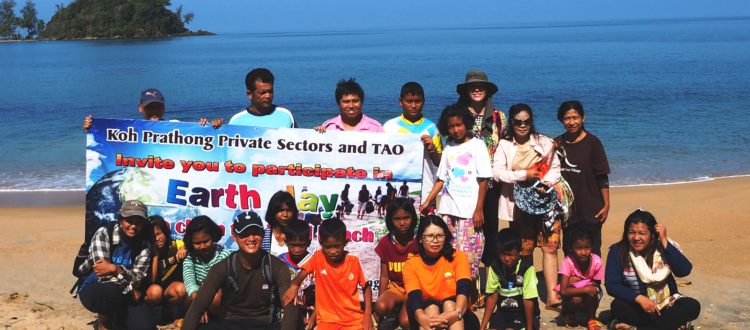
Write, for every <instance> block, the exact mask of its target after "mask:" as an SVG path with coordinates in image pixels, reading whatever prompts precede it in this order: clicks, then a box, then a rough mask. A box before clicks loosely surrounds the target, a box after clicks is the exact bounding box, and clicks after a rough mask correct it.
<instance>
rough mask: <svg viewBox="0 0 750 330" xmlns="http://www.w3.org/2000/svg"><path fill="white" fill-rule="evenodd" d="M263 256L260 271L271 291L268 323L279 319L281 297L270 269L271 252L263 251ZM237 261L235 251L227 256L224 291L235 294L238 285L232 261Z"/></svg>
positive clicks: (238, 289)
mask: <svg viewBox="0 0 750 330" xmlns="http://www.w3.org/2000/svg"><path fill="white" fill-rule="evenodd" d="M263 252H264V254H263V257H261V261H260V263H261V266H260V269H261V272H262V273H263V279H264V280H265V282H266V284H268V289H269V292H270V293H271V298H270V299H269V300H270V301H269V302H270V307H269V322H268V323H269V324H273V323H276V322H278V321H279V320H281V311H282V308H281V297H280V296H279V287H278V285H276V281H275V280H274V278H273V270H272V269H271V254H270V253H268V252H266V251H263ZM236 261H237V251H234V252H232V253H231V254H230V255H229V256H228V257H227V287H228V288H227V289H231V291H230V290H227V289H225V291H224V292H231V293H232V294H236V293H237V292H239V291H240V285H239V283H237V280H235V275H236V273H235V271H234V263H235V262H236Z"/></svg>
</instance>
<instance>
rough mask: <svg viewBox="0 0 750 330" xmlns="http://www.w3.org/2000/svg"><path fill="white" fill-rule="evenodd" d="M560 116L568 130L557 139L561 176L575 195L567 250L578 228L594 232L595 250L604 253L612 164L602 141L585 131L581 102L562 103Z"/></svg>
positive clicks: (566, 239) (566, 242)
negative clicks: (610, 168) (605, 222)
mask: <svg viewBox="0 0 750 330" xmlns="http://www.w3.org/2000/svg"><path fill="white" fill-rule="evenodd" d="M557 119H558V120H559V121H560V123H562V124H563V127H564V128H565V133H563V134H562V135H560V136H558V137H556V138H555V141H556V142H557V145H558V146H557V152H558V156H559V158H560V163H562V169H561V171H562V176H563V178H565V181H567V182H568V184H569V185H570V189H571V190H572V191H573V196H574V197H575V199H574V201H573V207H572V212H571V214H570V217H569V218H568V221H567V226H565V228H563V234H565V235H563V247H564V248H565V249H564V250H565V251H567V249H569V248H570V244H571V243H572V242H570V240H569V239H568V235H567V233H568V232H569V231H571V232H572V230H574V229H576V228H579V229H580V230H583V231H588V232H589V233H591V235H592V240H591V247H592V252H594V253H596V254H597V255H602V254H601V247H602V225H603V224H604V221H606V220H607V215H608V214H609V177H608V174H609V164H608V162H607V155H606V153H605V152H604V146H603V145H602V143H601V141H599V139H598V138H597V137H596V136H594V135H593V134H591V133H590V132H588V131H586V129H585V128H584V127H583V123H584V122H585V121H586V114H585V113H584V112H583V105H582V104H581V102H578V101H567V102H563V103H562V104H560V108H559V109H558V110H557Z"/></svg>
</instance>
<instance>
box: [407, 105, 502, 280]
mask: <svg viewBox="0 0 750 330" xmlns="http://www.w3.org/2000/svg"><path fill="white" fill-rule="evenodd" d="M473 120H474V119H473V117H472V115H471V114H470V113H469V112H468V111H467V110H466V108H465V107H464V106H462V105H460V104H454V105H450V106H448V107H446V108H445V109H444V110H443V113H442V114H440V120H439V123H438V127H439V130H440V134H442V135H445V136H448V139H447V140H448V142H447V144H446V146H445V148H444V149H443V155H442V156H441V158H440V167H439V168H438V172H437V180H436V181H435V185H434V186H433V187H432V191H431V192H430V195H429V196H427V199H426V200H424V201H423V202H422V206H421V207H420V208H419V211H420V212H421V213H422V214H426V211H427V208H428V207H429V205H430V203H431V202H432V201H433V200H434V199H435V197H436V196H437V194H438V193H440V196H441V197H440V198H441V199H440V205H439V207H438V209H437V213H438V214H440V215H441V216H442V217H443V219H444V220H445V222H446V223H447V224H448V228H450V231H451V234H453V236H454V237H456V240H455V241H454V242H453V243H452V244H453V245H454V246H455V248H456V249H458V250H460V251H463V252H464V253H466V254H467V255H468V256H469V260H470V261H471V278H472V279H477V277H478V276H479V262H480V259H481V257H482V251H483V249H484V235H483V234H482V230H481V229H482V225H483V224H484V211H483V208H484V200H485V198H484V196H485V191H486V190H487V178H489V177H491V176H492V169H491V168H490V157H489V155H488V154H487V149H486V148H485V146H484V143H482V142H481V141H480V140H478V139H475V138H473V137H472V134H471V132H470V131H469V127H470V126H469V125H471V123H472V122H473Z"/></svg>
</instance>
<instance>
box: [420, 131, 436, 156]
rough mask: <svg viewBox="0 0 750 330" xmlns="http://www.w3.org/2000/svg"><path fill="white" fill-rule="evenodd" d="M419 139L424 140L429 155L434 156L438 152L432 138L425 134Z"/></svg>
mask: <svg viewBox="0 0 750 330" xmlns="http://www.w3.org/2000/svg"><path fill="white" fill-rule="evenodd" d="M419 139H420V140H422V144H423V145H424V147H425V149H426V150H427V152H428V153H431V154H433V153H436V152H437V148H435V144H434V143H432V137H430V136H429V135H426V134H425V135H422V136H420V137H419Z"/></svg>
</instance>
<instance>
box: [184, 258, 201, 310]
mask: <svg viewBox="0 0 750 330" xmlns="http://www.w3.org/2000/svg"><path fill="white" fill-rule="evenodd" d="M182 283H183V284H184V285H185V294H186V296H187V297H188V299H190V300H192V299H193V298H195V294H196V292H198V282H196V281H195V263H194V262H193V255H192V254H188V256H187V257H186V258H185V261H183V262H182Z"/></svg>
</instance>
